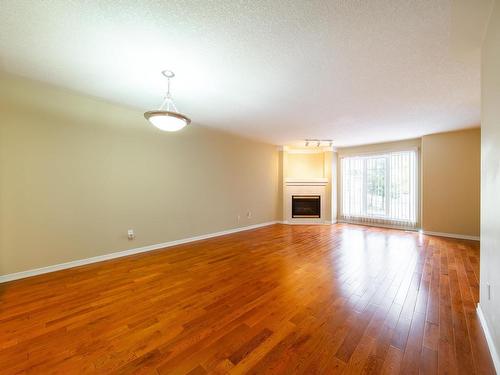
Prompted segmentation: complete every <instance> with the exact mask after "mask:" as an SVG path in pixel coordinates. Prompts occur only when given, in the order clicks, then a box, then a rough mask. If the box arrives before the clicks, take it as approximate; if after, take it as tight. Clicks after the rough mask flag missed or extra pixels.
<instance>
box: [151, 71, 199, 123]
mask: <svg viewBox="0 0 500 375" xmlns="http://www.w3.org/2000/svg"><path fill="white" fill-rule="evenodd" d="M161 74H163V75H164V76H165V77H166V78H167V80H168V86H167V93H166V95H165V100H163V103H162V104H161V106H160V108H159V109H157V110H156V111H148V112H146V113H144V117H145V118H146V120H148V121H149V122H150V123H151V124H153V125H154V126H156V127H157V128H158V129H160V130H163V131H167V132H175V131H177V130H181V129H182V128H183V127H185V126H186V125H189V123H190V122H191V119H190V118H189V117H187V116H185V115H183V114H182V113H179V111H178V110H177V107H176V106H175V104H174V101H173V99H172V95H171V94H170V79H172V78H174V77H175V74H174V72H172V71H170V70H164V71H163V72H161ZM165 106H166V109H165Z"/></svg>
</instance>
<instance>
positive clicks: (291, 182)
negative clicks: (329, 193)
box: [285, 177, 328, 186]
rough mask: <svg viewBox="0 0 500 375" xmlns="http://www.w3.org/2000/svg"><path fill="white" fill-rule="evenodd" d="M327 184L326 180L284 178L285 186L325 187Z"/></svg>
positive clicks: (318, 178)
mask: <svg viewBox="0 0 500 375" xmlns="http://www.w3.org/2000/svg"><path fill="white" fill-rule="evenodd" d="M327 184H328V178H323V177H316V178H285V185H286V186H325V185H327Z"/></svg>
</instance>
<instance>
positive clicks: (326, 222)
mask: <svg viewBox="0 0 500 375" xmlns="http://www.w3.org/2000/svg"><path fill="white" fill-rule="evenodd" d="M279 223H280V224H286V225H330V224H335V223H334V222H332V221H330V220H324V221H312V222H308V221H303V222H302V221H299V222H297V221H288V220H284V221H279Z"/></svg>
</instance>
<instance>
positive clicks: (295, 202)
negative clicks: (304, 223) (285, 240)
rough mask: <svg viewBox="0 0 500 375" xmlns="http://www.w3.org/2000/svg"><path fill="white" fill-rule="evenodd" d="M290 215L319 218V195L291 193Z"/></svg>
mask: <svg viewBox="0 0 500 375" xmlns="http://www.w3.org/2000/svg"><path fill="white" fill-rule="evenodd" d="M292 217H295V218H320V217H321V200H320V196H319V195H292Z"/></svg>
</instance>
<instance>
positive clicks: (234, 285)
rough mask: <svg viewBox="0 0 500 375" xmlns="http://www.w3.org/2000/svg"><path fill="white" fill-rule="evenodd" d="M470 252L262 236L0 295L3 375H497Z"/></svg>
mask: <svg viewBox="0 0 500 375" xmlns="http://www.w3.org/2000/svg"><path fill="white" fill-rule="evenodd" d="M478 280H479V249H478V244H476V243H473V242H466V241H458V240H451V239H445V238H439V237H429V236H423V235H419V234H417V233H409V232H403V231H395V230H386V229H376V228H369V227H361V226H351V225H340V224H339V225H333V226H285V225H273V226H270V227H265V228H261V229H257V230H253V231H247V232H241V233H237V234H232V235H228V236H224V237H218V238H214V239H210V240H206V241H200V242H196V243H191V244H187V245H181V246H177V247H175V248H170V249H167V250H159V251H155V252H150V253H145V254H140V255H136V256H131V257H127V258H120V259H115V260H112V261H107V262H103V263H96V264H92V265H88V266H83V267H79V268H74V269H70V270H65V271H60V272H56V273H51V274H46V275H41V276H37V277H33V278H29V279H24V280H20V281H15V282H10V283H6V284H2V285H0V301H1V303H0V373H1V374H18V373H35V374H52V373H58V374H79V373H98V374H113V373H116V374H132V373H140V374H149V373H152V374H186V373H188V374H205V373H231V374H240V373H253V374H264V373H279V374H294V373H305V374H316V373H325V374H361V373H363V374H398V373H399V374H418V373H420V374H437V373H439V374H467V375H470V374H494V370H493V365H492V362H491V358H490V355H489V352H488V348H487V346H486V342H485V339H484V335H483V332H482V329H481V327H480V324H479V321H478V317H477V316H476V311H475V305H476V302H477V301H478Z"/></svg>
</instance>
